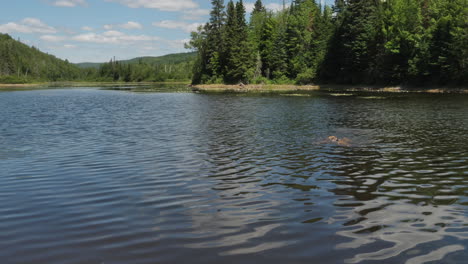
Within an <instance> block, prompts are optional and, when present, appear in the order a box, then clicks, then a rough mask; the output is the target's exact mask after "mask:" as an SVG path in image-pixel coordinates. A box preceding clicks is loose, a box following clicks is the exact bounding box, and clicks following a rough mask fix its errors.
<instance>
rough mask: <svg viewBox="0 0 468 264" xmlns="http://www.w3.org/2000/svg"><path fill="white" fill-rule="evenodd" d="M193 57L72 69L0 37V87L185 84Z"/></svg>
mask: <svg viewBox="0 0 468 264" xmlns="http://www.w3.org/2000/svg"><path fill="white" fill-rule="evenodd" d="M195 57H196V55H195V54H194V53H181V54H171V55H166V56H162V57H143V58H136V59H133V60H128V61H118V60H115V59H111V60H110V61H109V62H108V63H98V64H82V65H75V64H72V63H70V62H68V61H67V60H65V61H64V60H61V59H59V58H56V57H55V56H53V55H50V54H46V53H43V52H41V51H40V50H38V49H37V48H35V47H30V46H28V45H26V44H24V43H21V42H20V41H19V40H15V39H13V38H12V37H11V36H9V35H7V34H0V83H31V82H55V81H92V82H95V81H103V82H143V81H147V82H165V81H187V80H190V79H191V77H192V71H191V69H192V68H193V64H194V60H195ZM87 66H88V67H87Z"/></svg>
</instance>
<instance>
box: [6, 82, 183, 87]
mask: <svg viewBox="0 0 468 264" xmlns="http://www.w3.org/2000/svg"><path fill="white" fill-rule="evenodd" d="M189 83H190V81H173V82H170V81H169V82H66V81H64V82H43V83H19V84H9V83H0V89H15V88H17V89H21V88H25V89H27V88H30V89H34V88H54V87H71V88H75V87H76V88H79V87H116V86H129V85H130V86H149V85H156V84H180V85H187V84H189Z"/></svg>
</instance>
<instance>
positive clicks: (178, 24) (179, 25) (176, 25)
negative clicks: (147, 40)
mask: <svg viewBox="0 0 468 264" xmlns="http://www.w3.org/2000/svg"><path fill="white" fill-rule="evenodd" d="M201 25H203V24H202V23H186V22H183V21H174V20H162V21H159V22H154V23H153V26H155V27H160V28H168V29H181V30H183V31H185V32H192V31H196V30H197V28H198V27H199V26H201Z"/></svg>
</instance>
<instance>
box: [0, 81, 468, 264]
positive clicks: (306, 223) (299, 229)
mask: <svg viewBox="0 0 468 264" xmlns="http://www.w3.org/2000/svg"><path fill="white" fill-rule="evenodd" d="M178 91H182V92H178V93H171V92H167V91H165V90H164V89H159V90H157V92H154V93H136V92H131V91H112V90H100V89H96V88H89V89H84V88H83V89H52V90H34V91H9V92H7V91H4V92H0V107H1V111H2V113H1V115H0V260H1V262H2V263H6V264H10V263H48V264H51V263H52V264H53V263H60V264H64V263H90V264H91V263H97V264H101V263H105V264H110V263H112V264H113V263H122V264H124V263H125V264H127V263H128V264H137V263H409V264H413V263H466V260H467V259H468V251H467V247H468V240H467V239H468V211H467V209H468V208H467V207H468V96H467V95H429V94H352V95H351V96H345V94H327V93H312V94H308V95H307V96H283V95H263V96H253V95H235V94H230V95H229V94H215V95H207V94H194V93H190V92H183V91H184V90H183V89H182V90H178ZM332 135H334V136H337V137H339V138H343V137H346V138H349V139H350V140H351V143H350V145H349V146H340V145H338V144H336V143H334V142H329V141H328V142H327V141H326V140H325V139H327V137H328V136H332Z"/></svg>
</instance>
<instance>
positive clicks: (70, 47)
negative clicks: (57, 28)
mask: <svg viewBox="0 0 468 264" xmlns="http://www.w3.org/2000/svg"><path fill="white" fill-rule="evenodd" d="M63 47H64V48H66V49H74V48H76V45H72V44H65V45H63Z"/></svg>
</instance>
